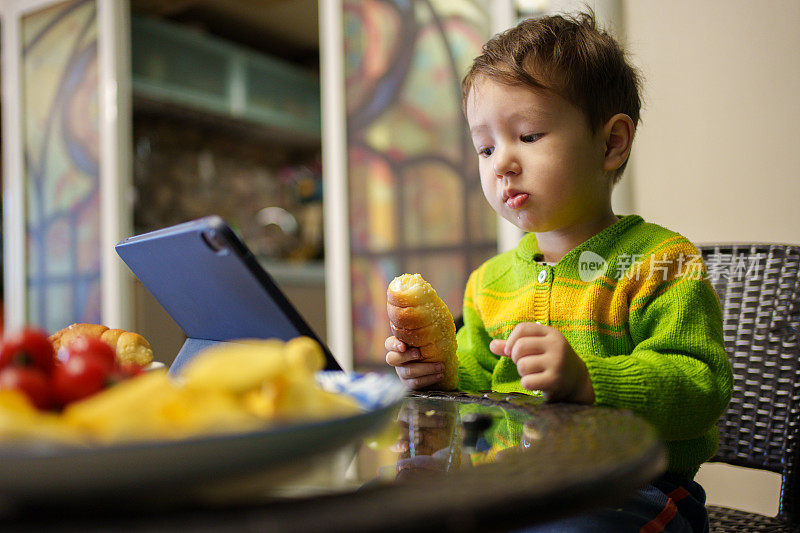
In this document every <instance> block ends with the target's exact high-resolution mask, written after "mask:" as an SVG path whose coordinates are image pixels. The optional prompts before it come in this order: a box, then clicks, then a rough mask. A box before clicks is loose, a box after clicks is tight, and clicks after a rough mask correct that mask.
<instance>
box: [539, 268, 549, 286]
mask: <svg viewBox="0 0 800 533" xmlns="http://www.w3.org/2000/svg"><path fill="white" fill-rule="evenodd" d="M538 279H539V283H544V281H545V280H546V279H547V270H540V271H539V278H538Z"/></svg>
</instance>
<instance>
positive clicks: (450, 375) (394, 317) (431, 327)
mask: <svg viewBox="0 0 800 533" xmlns="http://www.w3.org/2000/svg"><path fill="white" fill-rule="evenodd" d="M386 300H387V302H386V310H387V311H388V313H389V322H390V325H391V328H392V333H393V334H394V336H395V337H397V338H398V339H400V340H401V341H403V342H404V343H406V344H407V345H409V346H415V347H417V348H419V351H420V355H421V356H422V361H424V362H435V363H441V364H442V369H443V374H444V375H443V377H442V381H441V382H440V383H439V384H438V386H439V387H440V388H442V389H444V390H452V389H454V388H456V386H457V385H458V359H457V357H456V326H455V323H454V322H453V315H451V314H450V311H449V310H448V309H447V306H446V305H445V303H444V302H443V301H442V299H441V298H439V295H438V294H436V291H435V290H434V289H433V287H431V285H430V283H428V282H427V281H425V279H423V277H422V276H420V275H419V274H403V275H402V276H398V277H396V278H394V279H393V280H392V282H391V283H390V284H389V288H388V289H387V290H386Z"/></svg>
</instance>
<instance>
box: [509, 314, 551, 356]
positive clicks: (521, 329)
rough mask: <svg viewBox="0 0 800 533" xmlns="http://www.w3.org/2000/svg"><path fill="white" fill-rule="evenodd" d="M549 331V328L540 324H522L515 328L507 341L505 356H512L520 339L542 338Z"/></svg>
mask: <svg viewBox="0 0 800 533" xmlns="http://www.w3.org/2000/svg"><path fill="white" fill-rule="evenodd" d="M547 331H548V328H547V326H545V325H543V324H539V323H538V322H520V323H519V324H517V325H516V326H514V329H513V330H512V331H511V334H510V335H509V336H508V339H507V340H506V347H505V354H506V355H508V356H511V353H512V350H513V349H514V344H516V343H517V341H518V340H519V339H522V338H525V337H534V336H536V337H541V336H544V335H546V334H547Z"/></svg>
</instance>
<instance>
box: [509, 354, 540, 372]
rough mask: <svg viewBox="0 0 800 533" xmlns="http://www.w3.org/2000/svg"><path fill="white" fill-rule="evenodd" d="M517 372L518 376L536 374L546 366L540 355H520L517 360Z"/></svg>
mask: <svg viewBox="0 0 800 533" xmlns="http://www.w3.org/2000/svg"><path fill="white" fill-rule="evenodd" d="M516 364H517V372H519V375H520V376H527V375H531V374H538V373H540V372H544V371H545V370H546V369H547V368H546V366H545V364H544V361H543V360H542V358H541V357H536V356H535V355H533V356H525V357H520V358H519V359H518V360H517V361H516Z"/></svg>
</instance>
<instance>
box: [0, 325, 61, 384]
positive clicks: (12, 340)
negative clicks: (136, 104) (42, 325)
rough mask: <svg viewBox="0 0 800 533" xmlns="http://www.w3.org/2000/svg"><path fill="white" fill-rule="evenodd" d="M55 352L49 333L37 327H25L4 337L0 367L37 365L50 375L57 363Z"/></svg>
mask: <svg viewBox="0 0 800 533" xmlns="http://www.w3.org/2000/svg"><path fill="white" fill-rule="evenodd" d="M54 358H55V352H54V351H53V345H52V344H51V343H50V339H48V338H47V333H45V332H44V331H42V330H40V329H37V328H23V329H22V330H20V331H18V332H16V333H14V334H12V335H9V336H8V337H6V338H4V339H3V346H2V348H0V368H5V367H7V366H23V367H35V368H38V369H39V370H41V371H42V372H44V373H45V374H47V375H49V374H50V373H51V372H52V371H53V366H54V365H55V359H54Z"/></svg>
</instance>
